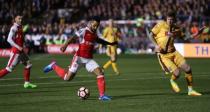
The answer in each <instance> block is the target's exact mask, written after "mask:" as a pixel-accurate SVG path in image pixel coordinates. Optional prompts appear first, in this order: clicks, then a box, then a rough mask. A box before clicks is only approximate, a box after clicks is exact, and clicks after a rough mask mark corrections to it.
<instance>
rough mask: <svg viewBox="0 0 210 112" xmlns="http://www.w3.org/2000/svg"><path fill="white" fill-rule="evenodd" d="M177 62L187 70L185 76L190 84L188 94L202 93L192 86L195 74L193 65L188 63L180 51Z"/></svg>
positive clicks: (196, 94) (177, 54)
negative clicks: (192, 68) (193, 74)
mask: <svg viewBox="0 0 210 112" xmlns="http://www.w3.org/2000/svg"><path fill="white" fill-rule="evenodd" d="M175 62H176V63H177V65H178V66H179V67H180V68H181V69H182V70H183V71H184V72H185V78H186V81H187V85H188V95H192V96H200V95H202V94H201V93H199V92H196V91H195V90H193V88H192V86H193V76H192V70H191V67H190V66H189V65H188V64H187V63H186V60H185V59H184V57H183V56H182V55H181V54H180V53H178V52H177V53H176V58H175Z"/></svg>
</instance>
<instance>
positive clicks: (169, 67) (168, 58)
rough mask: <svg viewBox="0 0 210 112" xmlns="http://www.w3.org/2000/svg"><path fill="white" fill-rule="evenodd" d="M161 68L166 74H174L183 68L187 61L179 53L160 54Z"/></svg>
mask: <svg viewBox="0 0 210 112" xmlns="http://www.w3.org/2000/svg"><path fill="white" fill-rule="evenodd" d="M158 60H159V63H160V66H161V67H162V69H163V70H164V71H165V72H171V73H172V72H174V71H175V70H176V69H177V68H179V67H181V65H183V64H184V63H185V62H186V61H185V59H184V57H183V56H182V55H181V54H180V53H179V52H178V51H175V52H173V53H167V54H160V53H159V54H158Z"/></svg>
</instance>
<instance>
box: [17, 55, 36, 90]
mask: <svg viewBox="0 0 210 112" xmlns="http://www.w3.org/2000/svg"><path fill="white" fill-rule="evenodd" d="M19 60H20V62H21V63H22V64H23V65H24V66H25V67H24V70H23V75H24V80H25V83H24V85H23V87H24V88H36V87H37V85H35V84H32V83H30V74H31V67H32V64H31V62H30V60H29V57H28V55H26V54H25V53H21V54H20V56H19Z"/></svg>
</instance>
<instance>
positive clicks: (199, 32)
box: [191, 26, 206, 38]
mask: <svg viewBox="0 0 210 112" xmlns="http://www.w3.org/2000/svg"><path fill="white" fill-rule="evenodd" d="M205 28H206V26H203V27H201V28H200V29H199V30H198V32H197V33H195V34H192V35H191V37H192V38H194V37H197V36H198V35H200V34H201V33H202V32H203V30H204V29H205Z"/></svg>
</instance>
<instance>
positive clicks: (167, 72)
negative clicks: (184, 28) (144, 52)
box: [157, 53, 170, 75]
mask: <svg viewBox="0 0 210 112" xmlns="http://www.w3.org/2000/svg"><path fill="white" fill-rule="evenodd" d="M157 58H158V62H159V64H160V66H161V68H162V70H163V72H164V73H165V74H166V75H168V74H170V71H169V70H168V69H167V67H166V66H165V64H164V63H163V62H162V60H161V57H160V54H159V53H157Z"/></svg>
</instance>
